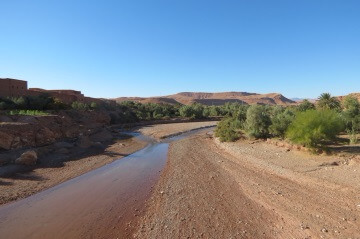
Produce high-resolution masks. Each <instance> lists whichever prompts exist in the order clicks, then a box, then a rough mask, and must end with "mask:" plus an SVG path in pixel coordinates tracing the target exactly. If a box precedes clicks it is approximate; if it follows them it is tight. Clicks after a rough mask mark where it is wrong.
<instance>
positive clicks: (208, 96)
mask: <svg viewBox="0 0 360 239" xmlns="http://www.w3.org/2000/svg"><path fill="white" fill-rule="evenodd" d="M114 100H116V101H117V102H122V101H136V102H140V103H160V104H177V103H178V104H183V105H189V104H193V103H201V104H204V105H223V104H225V103H227V102H238V103H240V104H269V105H291V104H295V103H296V102H295V101H292V100H290V99H288V98H286V97H285V96H283V95H282V94H280V93H267V94H259V93H249V92H237V91H229V92H179V93H177V94H172V95H167V96H157V97H119V98H115V99H114Z"/></svg>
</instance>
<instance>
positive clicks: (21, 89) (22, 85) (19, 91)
mask: <svg viewBox="0 0 360 239" xmlns="http://www.w3.org/2000/svg"><path fill="white" fill-rule="evenodd" d="M27 90H28V88H27V81H23V80H15V79H10V78H0V97H19V96H23V95H26V93H27Z"/></svg>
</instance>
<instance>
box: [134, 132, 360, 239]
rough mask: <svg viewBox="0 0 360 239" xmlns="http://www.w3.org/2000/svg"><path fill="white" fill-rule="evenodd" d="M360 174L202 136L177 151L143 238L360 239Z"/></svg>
mask: <svg viewBox="0 0 360 239" xmlns="http://www.w3.org/2000/svg"><path fill="white" fill-rule="evenodd" d="M359 171H360V166H359V163H358V162H355V161H354V160H346V159H339V158H337V157H336V156H314V155H309V154H305V153H303V152H296V151H295V152H292V151H287V150H286V149H284V148H279V147H277V146H274V145H269V144H266V143H264V142H254V141H238V142H236V143H219V142H218V141H216V140H215V139H213V138H212V136H211V135H209V134H199V135H196V136H193V137H190V138H186V139H184V140H180V141H175V142H173V143H171V145H170V149H169V159H168V161H167V164H166V166H165V169H164V170H163V172H162V175H161V177H160V180H159V181H158V183H157V185H156V187H155V189H154V192H153V194H152V197H151V198H150V200H149V201H148V204H147V210H146V212H145V214H144V215H143V216H142V217H141V219H140V226H139V229H138V231H137V232H136V233H135V237H136V238H359V237H360V233H359V231H358V229H359V228H360V218H359V210H360V209H359V207H360V205H359V204H360V195H359V193H358V192H359V182H360V178H359V174H358V172H359Z"/></svg>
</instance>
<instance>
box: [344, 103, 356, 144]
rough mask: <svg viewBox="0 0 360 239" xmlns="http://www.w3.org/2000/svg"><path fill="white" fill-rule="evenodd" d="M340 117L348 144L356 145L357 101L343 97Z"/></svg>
mask: <svg viewBox="0 0 360 239" xmlns="http://www.w3.org/2000/svg"><path fill="white" fill-rule="evenodd" d="M342 116H343V119H344V121H345V128H346V132H347V133H348V134H349V138H350V143H351V144H356V143H357V142H358V138H357V132H358V131H359V130H360V103H359V101H358V99H356V98H355V97H352V96H347V97H345V99H344V101H343V112H342Z"/></svg>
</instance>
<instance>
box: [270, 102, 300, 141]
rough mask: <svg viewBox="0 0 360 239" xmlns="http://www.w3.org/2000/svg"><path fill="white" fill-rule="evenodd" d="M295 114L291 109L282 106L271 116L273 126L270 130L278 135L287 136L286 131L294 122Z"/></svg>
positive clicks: (274, 134)
mask: <svg viewBox="0 0 360 239" xmlns="http://www.w3.org/2000/svg"><path fill="white" fill-rule="evenodd" d="M294 118H295V114H294V113H293V112H292V111H291V110H290V109H284V108H281V109H280V110H277V111H276V112H275V113H274V115H273V116H272V117H271V126H270V127H269V132H270V133H271V134H272V135H273V136H276V137H281V138H284V137H285V132H286V130H287V129H288V127H289V125H290V124H291V122H293V120H294Z"/></svg>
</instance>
